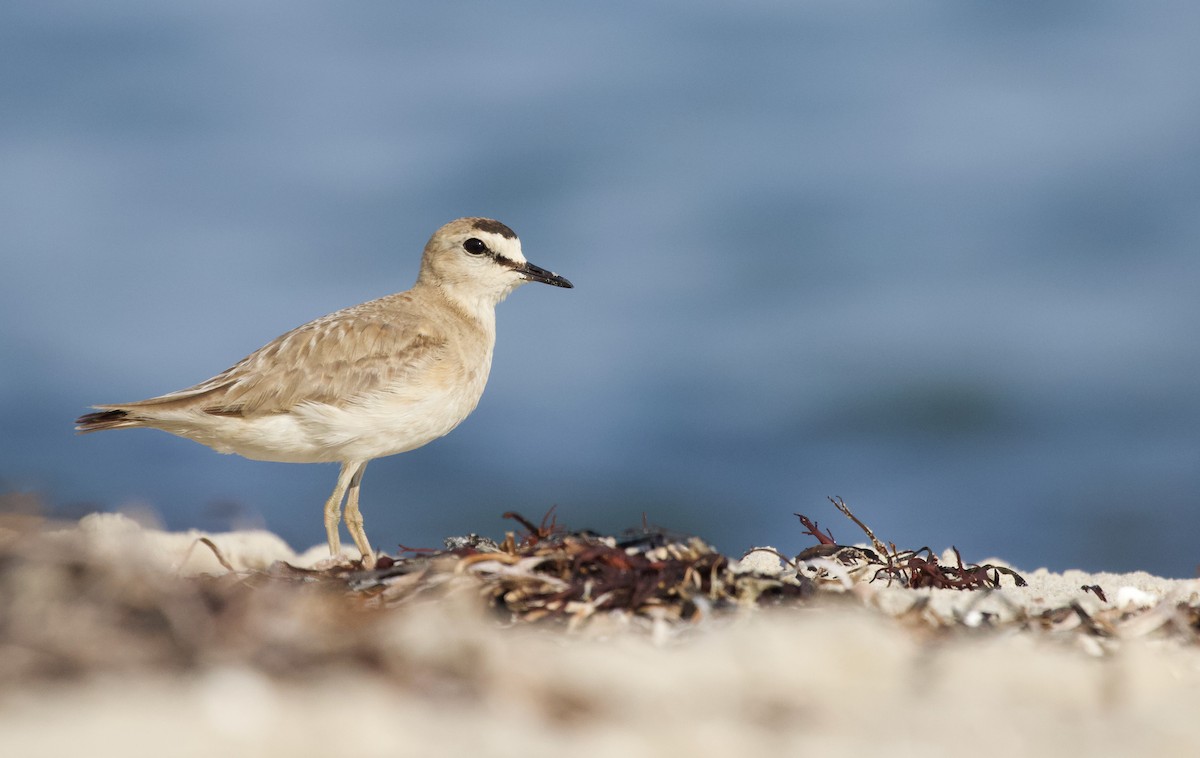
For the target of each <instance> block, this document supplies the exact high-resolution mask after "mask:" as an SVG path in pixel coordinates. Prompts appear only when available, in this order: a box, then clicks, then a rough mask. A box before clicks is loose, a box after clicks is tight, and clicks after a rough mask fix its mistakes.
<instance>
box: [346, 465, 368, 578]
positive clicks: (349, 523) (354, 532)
mask: <svg viewBox="0 0 1200 758" xmlns="http://www.w3.org/2000/svg"><path fill="white" fill-rule="evenodd" d="M366 469H367V462H366V461H363V462H362V463H360V464H359V465H358V468H357V469H356V470H355V471H354V478H352V479H351V480H350V490H349V494H348V495H346V516H345V518H346V528H347V529H349V530H350V536H351V537H353V538H354V544H355V545H357V546H358V550H359V552H361V553H362V562H363V568H366V569H371V568H375V551H374V550H372V549H371V543H369V542H367V533H366V531H365V530H364V529H363V517H362V512H361V511H359V510H358V488H359V485H360V484H362V475H363V471H366Z"/></svg>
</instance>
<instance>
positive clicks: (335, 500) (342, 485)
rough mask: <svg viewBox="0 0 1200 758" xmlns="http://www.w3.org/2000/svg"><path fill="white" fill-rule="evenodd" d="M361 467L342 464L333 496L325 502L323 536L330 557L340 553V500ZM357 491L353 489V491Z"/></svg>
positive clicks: (359, 465) (356, 506) (358, 464)
mask: <svg viewBox="0 0 1200 758" xmlns="http://www.w3.org/2000/svg"><path fill="white" fill-rule="evenodd" d="M361 465H362V464H360V463H358V462H354V463H343V464H342V470H341V471H339V472H338V478H337V484H335V485H334V486H333V494H332V495H330V496H329V499H328V500H326V501H325V536H326V538H328V540H329V554H330V555H338V554H339V553H341V552H342V539H341V537H339V536H338V522H339V521H341V520H342V498H343V497H345V495H346V488H347V487H349V486H350V480H351V479H353V478H354V477H355V476H356V475H357V474H358V472H359V470H360V467H361ZM357 489H358V488H357V487H355V490H357ZM354 510H356V511H357V510H358V503H357V502H356V503H355V504H354Z"/></svg>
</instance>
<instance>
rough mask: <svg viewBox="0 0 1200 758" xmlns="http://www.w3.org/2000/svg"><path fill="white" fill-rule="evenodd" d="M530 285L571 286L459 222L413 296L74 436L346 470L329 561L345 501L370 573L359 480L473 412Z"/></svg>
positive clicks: (504, 233)
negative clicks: (502, 324)
mask: <svg viewBox="0 0 1200 758" xmlns="http://www.w3.org/2000/svg"><path fill="white" fill-rule="evenodd" d="M525 282H543V283H545V284H551V285H554V286H556V287H567V288H570V287H572V286H573V285H572V284H571V283H570V282H569V281H567V280H566V279H564V278H563V277H561V276H559V275H558V274H555V273H553V272H551V271H547V270H546V269H543V268H539V267H538V266H535V265H533V264H532V263H530V262H529V261H527V260H525V256H524V255H523V254H522V253H521V241H520V240H519V239H518V238H517V235H516V234H515V233H514V232H513V231H512V229H509V228H508V227H507V226H505V225H504V224H502V223H500V222H499V221H494V220H492V219H487V218H460V219H457V220H455V221H451V222H450V223H448V224H446V225H445V226H443V227H442V228H441V229H438V230H437V231H436V232H435V233H434V235H433V236H432V237H431V238H430V239H429V242H428V243H427V244H426V245H425V253H424V255H423V257H422V258H421V269H420V273H419V274H418V276H417V282H416V284H414V285H413V287H412V289H410V290H408V291H406V292H400V293H397V294H395V295H388V296H386V297H382V298H379V299H378V300H372V301H370V302H366V303H362V304H361V305H356V306H353V307H351V308H346V309H344V310H340V311H337V312H335V313H331V314H329V315H328V316H324V317H322V318H319V319H317V320H315V321H310V322H309V323H307V324H305V325H303V326H300V327H297V328H295V329H293V330H292V331H290V332H288V333H287V334H284V335H282V336H280V337H278V338H277V339H275V340H274V341H272V342H270V343H268V344H266V345H264V346H263V347H261V348H259V349H258V350H256V351H254V352H253V353H251V354H250V355H248V356H247V357H245V358H243V359H242V360H241V361H239V362H238V363H236V364H235V365H234V366H233V367H232V368H229V369H227V370H225V371H223V372H221V373H220V374H217V375H216V376H214V377H213V378H211V379H209V380H207V381H204V382H201V383H199V384H197V385H195V386H193V387H189V388H187V389H183V390H179V391H178V392H171V393H169V394H166V395H161V396H159V397H152V398H150V399H148V400H139V401H137V402H132V403H113V404H109V405H95V406H92V407H93V408H96V409H97V412H96V413H88V414H86V415H84V416H81V417H79V419H77V420H76V422H75V423H76V424H77V426H76V427H75V429H76V431H78V432H80V433H86V432H98V431H102V430H105V429H126V428H134V427H149V428H152V429H161V430H163V431H165V432H170V433H171V434H176V435H179V436H180V437H186V438H188V439H190V440H195V441H196V442H199V443H201V444H203V445H207V446H208V447H211V448H212V449H214V450H216V451H217V452H219V453H237V454H238V455H242V456H245V457H246V458H252V459H255V460H260V461H281V462H285V463H331V462H336V463H340V464H341V470H340V471H339V472H338V477H337V484H336V485H335V486H334V488H333V494H331V495H330V496H329V499H328V500H326V501H325V533H326V537H327V538H328V541H329V552H330V554H331V555H334V556H337V555H339V554H340V553H341V541H340V539H339V535H338V523H339V521H340V520H341V519H342V501H343V499H344V500H345V504H346V507H345V516H344V520H345V523H346V528H347V530H348V531H349V532H350V535H351V537H353V538H354V543H355V545H356V546H357V547H358V549H359V551H360V552H361V553H362V561H363V565H364V566H366V567H367V568H370V567H371V566H373V565H374V564H375V554H374V552H373V551H372V550H371V545H370V543H369V542H368V541H367V535H366V532H365V531H364V529H363V518H362V514H361V512H360V511H359V507H358V496H359V485H360V484H361V483H362V476H363V470H364V469H365V468H366V466H367V463H368V462H370V461H371V460H374V459H375V458H381V457H383V456H386V455H394V454H396V453H403V452H406V451H408V450H413V449H415V448H418V447H421V446H422V445H425V444H427V443H429V442H432V441H433V440H435V439H437V438H439V437H441V436H443V435H445V434H447V433H448V432H450V430H452V429H454V427H456V426H458V424H459V423H460V422H461V421H462V420H463V419H465V418H466V417H467V416H468V415H469V414H470V413H471V411H473V410H475V406H476V405H477V404H478V403H479V398H480V396H481V395H482V394H483V388H484V385H485V384H486V383H487V378H488V373H489V372H490V370H491V367H492V349H493V348H494V346H495V344H496V305H497V304H498V303H499V302H500V301H501V300H503V299H504V298H505V297H507V296H508V294H509V293H510V292H512V291H513V290H514V289H516V288H517V287H519V286H520V285H522V284H524V283H525Z"/></svg>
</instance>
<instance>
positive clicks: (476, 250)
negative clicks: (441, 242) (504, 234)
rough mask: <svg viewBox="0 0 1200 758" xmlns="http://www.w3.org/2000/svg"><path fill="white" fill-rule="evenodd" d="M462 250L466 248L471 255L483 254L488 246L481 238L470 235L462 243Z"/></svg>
mask: <svg viewBox="0 0 1200 758" xmlns="http://www.w3.org/2000/svg"><path fill="white" fill-rule="evenodd" d="M463 250H466V251H467V252H468V253H470V254H471V255H483V254H484V253H486V252H487V251H488V246H487V245H485V244H483V240H481V239H479V238H477V237H472V238H471V239H469V240H467V241H466V242H464V243H463Z"/></svg>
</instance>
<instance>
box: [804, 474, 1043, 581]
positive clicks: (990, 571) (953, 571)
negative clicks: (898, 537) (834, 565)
mask: <svg viewBox="0 0 1200 758" xmlns="http://www.w3.org/2000/svg"><path fill="white" fill-rule="evenodd" d="M829 501H830V502H831V503H833V505H834V507H835V508H837V509H838V510H839V511H841V512H842V513H843V514H844V515H845V516H846V517H847V518H848V519H850V520H851V521H853V522H854V523H855V525H857V526H858V527H859V529H861V530H862V531H863V533H864V534H866V535H867V538H868V539H869V540H870V541H871V545H872V546H873V547H874V550H869V549H867V548H860V547H853V546H849V545H838V544H836V542H835V541H834V539H833V533H832V532H830V531H829V530H826V531H825V532H821V531H820V530H819V529H818V528H817V523H816V522H815V521H813V520H812V519H810V518H808V517H807V516H805V515H803V514H800V513H797V514H795V515H796V516H798V517H799V518H800V523H801V524H802V525H803V526H804V534H807V535H810V536H812V537H816V538H817V541H818V543H819V544H817V545H815V546H813V547H810V548H807V549H805V550H804V551H802V552H801V553H800V554H799V555H797V556H796V559H795V562H796V563H812V562H813V561H814V559H832V560H834V561H837V562H838V563H840V564H841V565H844V566H854V567H860V568H861V567H864V566H878V569H877V570H876V571H875V573H874V575H873V576H872V578H871V579H870V581H876V580H878V579H886V580H887V581H888V582H891V581H893V580H897V581H899V582H900V583H901V584H902V585H903V586H905V587H908V588H910V589H919V588H922V587H934V588H938V589H955V590H980V589H995V588H997V587H999V586H1000V577H1001V576H1008V577H1011V578H1012V580H1013V582H1014V583H1015V584H1016V586H1018V587H1024V586H1025V585H1026V584H1027V583H1026V581H1025V579H1024V577H1022V576H1021V575H1020V574H1018V573H1017V572H1016V571H1013V570H1012V569H1010V568H1008V567H1007V566H996V565H992V564H990V563H989V564H983V565H978V564H964V563H963V560H962V555H960V554H959V552H958V548H956V547H951V551H952V552H953V553H954V559H955V563H954V565H946V564H943V563H940V562H939V559H938V556H937V555H936V554H935V553H934V552H933V551H932V550H931V549H929V548H928V547H922V548H920V549H918V550H898V549H897V548H896V545H895V543H889V544H888V545H884V543H883V542H882V541H881V540H880V539H879V538H878V537H876V536H875V533H874V532H873V531H871V528H870V527H868V526H867V525H866V524H865V523H863V522H862V521H861V520H859V518H858V517H857V516H855V515H854V513H853V512H851V510H850V506H848V505H846V502H845V501H844V500H842V499H841V498H840V497H831V498H829ZM817 570H818V573H820V571H821V567H820V566H818V567H817ZM826 573H828V572H826ZM860 573H861V572H860Z"/></svg>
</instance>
